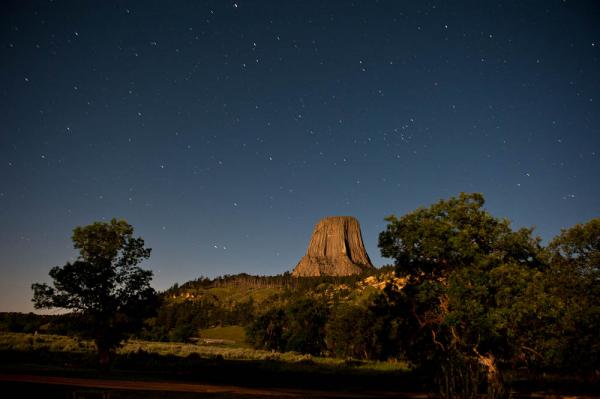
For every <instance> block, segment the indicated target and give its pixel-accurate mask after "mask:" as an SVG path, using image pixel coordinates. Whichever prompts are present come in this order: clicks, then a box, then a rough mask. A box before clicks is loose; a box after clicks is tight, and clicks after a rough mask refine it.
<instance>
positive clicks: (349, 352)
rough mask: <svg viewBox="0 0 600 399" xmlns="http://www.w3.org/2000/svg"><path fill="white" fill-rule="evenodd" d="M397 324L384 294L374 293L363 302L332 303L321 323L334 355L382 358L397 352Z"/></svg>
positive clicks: (392, 309)
mask: <svg viewBox="0 0 600 399" xmlns="http://www.w3.org/2000/svg"><path fill="white" fill-rule="evenodd" d="M399 325H400V324H399V319H398V318H397V317H396V316H395V315H394V308H393V307H391V306H390V305H389V303H388V301H387V296H386V295H384V294H381V293H377V294H375V295H374V296H373V297H372V298H370V299H369V301H368V302H367V303H356V304H355V303H344V302H342V303H340V304H338V305H337V306H335V307H334V309H333V310H332V312H331V315H330V317H329V319H328V321H327V324H326V327H325V331H326V337H325V341H326V342H327V348H328V349H329V350H330V351H331V353H332V354H334V355H335V356H337V357H352V358H357V359H379V360H384V359H387V358H390V357H394V356H398V355H399V354H400V353H399V347H400V343H399V342H398V326H399Z"/></svg>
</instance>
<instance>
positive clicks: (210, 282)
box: [165, 272, 376, 296]
mask: <svg viewBox="0 0 600 399" xmlns="http://www.w3.org/2000/svg"><path fill="white" fill-rule="evenodd" d="M373 273H374V272H367V273H366V274H364V275H353V276H318V277H303V278H297V277H293V276H292V275H291V273H289V272H286V273H283V274H278V275H275V276H258V275H250V274H247V273H240V274H234V275H229V274H226V275H224V276H219V277H215V278H214V279H210V278H208V277H203V276H201V277H199V278H197V279H195V280H191V281H188V282H186V283H184V284H182V285H179V284H175V285H174V286H173V287H171V288H169V289H168V290H167V291H165V294H166V295H167V296H168V295H181V294H184V293H189V292H196V291H199V290H206V289H210V288H223V287H239V288H255V289H260V288H281V289H287V290H293V291H310V290H312V289H314V288H315V287H317V286H319V285H321V284H338V285H339V284H354V283H356V282H357V281H360V280H361V279H363V278H364V277H366V276H369V275H371V274H373ZM375 273H376V272H375Z"/></svg>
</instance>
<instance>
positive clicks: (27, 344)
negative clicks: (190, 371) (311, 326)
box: [0, 326, 409, 372]
mask: <svg viewBox="0 0 600 399" xmlns="http://www.w3.org/2000/svg"><path fill="white" fill-rule="evenodd" d="M243 333H244V331H243V328H242V327H239V326H231V327H217V328H211V329H207V330H202V337H203V338H215V339H231V338H237V340H240V341H241V337H242V336H243V335H242V334H243ZM225 337H229V338H225ZM237 340H236V339H232V341H236V342H238V341H237ZM6 350H12V351H23V352H25V351H40V350H45V351H49V352H72V353H88V354H89V353H94V352H95V346H94V344H93V342H91V341H86V340H79V339H76V338H71V337H66V336H62V335H50V334H37V335H34V334H26V333H0V351H6ZM117 353H118V354H119V355H128V354H136V353H149V354H156V355H161V356H176V357H181V358H185V357H188V356H190V355H194V356H198V357H200V358H206V359H223V360H243V361H244V360H245V361H278V362H284V363H294V364H303V365H306V366H308V367H310V366H317V367H318V366H322V367H338V368H344V369H355V370H363V371H372V372H395V371H398V372H401V371H407V370H408V369H409V368H408V365H407V364H406V363H405V362H396V361H385V362H378V361H348V360H346V359H335V358H327V357H317V356H311V355H304V354H301V353H296V352H284V353H280V352H271V351H266V350H258V349H252V348H248V347H239V346H229V345H205V344H192V343H179V342H152V341H142V340H128V341H126V342H125V343H124V344H123V345H122V346H121V347H120V348H119V349H118V351H117Z"/></svg>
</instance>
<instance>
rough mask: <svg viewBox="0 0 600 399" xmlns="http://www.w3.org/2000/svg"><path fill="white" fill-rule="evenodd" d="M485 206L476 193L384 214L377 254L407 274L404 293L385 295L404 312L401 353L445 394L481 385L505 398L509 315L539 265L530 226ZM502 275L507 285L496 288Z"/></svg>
mask: <svg viewBox="0 0 600 399" xmlns="http://www.w3.org/2000/svg"><path fill="white" fill-rule="evenodd" d="M483 205H484V199H483V196H482V195H481V194H464V193H462V194H460V196H459V197H455V198H450V199H448V200H442V201H439V202H438V203H436V204H434V205H432V206H430V207H429V208H420V209H417V210H416V211H414V212H412V213H409V214H407V215H405V216H402V217H400V218H397V217H395V216H390V217H388V218H387V219H386V220H387V221H388V222H389V224H388V226H387V228H386V230H385V231H383V232H382V233H381V234H380V236H379V247H380V249H381V253H382V255H383V256H386V257H391V258H394V259H395V264H396V273H397V274H399V275H402V276H406V277H407V285H406V286H405V287H404V289H402V290H401V291H399V292H391V293H390V294H391V295H392V300H393V301H395V303H396V305H397V308H398V312H399V313H400V314H401V315H402V316H401V319H402V323H403V326H402V328H401V331H402V334H403V342H404V343H405V348H404V349H405V352H406V354H407V355H408V357H409V359H410V360H411V361H412V362H413V363H415V364H416V365H417V366H420V367H421V369H422V370H425V371H428V372H429V374H430V375H431V376H432V378H433V379H434V382H435V386H437V387H438V389H439V392H438V394H439V395H440V396H443V397H456V396H461V397H472V396H473V395H475V394H476V393H477V388H478V386H479V384H480V382H481V381H483V382H485V383H486V384H487V390H488V395H489V396H491V397H496V396H503V395H504V394H505V392H504V388H503V382H502V373H501V366H502V364H503V362H505V361H509V360H511V359H512V358H513V357H514V356H516V355H517V353H518V351H519V348H515V347H514V341H513V340H511V339H510V337H511V335H515V334H517V333H518V332H517V331H512V330H511V328H517V327H518V326H512V325H511V323H510V319H511V315H510V312H509V311H507V310H508V308H509V305H510V304H511V303H512V300H515V301H517V302H519V298H521V297H524V296H525V291H526V289H527V287H528V283H529V281H531V278H532V277H531V273H534V272H535V271H536V270H538V268H541V267H543V261H542V258H541V256H540V252H541V247H540V245H539V239H538V238H533V237H532V236H531V234H532V229H521V230H518V231H513V230H512V229H511V227H510V223H509V221H508V220H502V219H498V218H495V217H493V216H492V215H491V214H489V213H488V212H487V211H485V210H484V209H483ZM500 277H502V278H504V279H505V280H506V279H508V278H510V279H512V281H511V282H510V285H508V286H505V285H498V284H497V279H498V278H500ZM507 289H508V290H509V291H510V292H507V291H506V290H507ZM507 298H510V299H507ZM520 303H522V302H520Z"/></svg>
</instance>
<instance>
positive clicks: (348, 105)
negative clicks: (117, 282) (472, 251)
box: [0, 0, 600, 311]
mask: <svg viewBox="0 0 600 399" xmlns="http://www.w3.org/2000/svg"><path fill="white" fill-rule="evenodd" d="M0 32H1V33H0V60H1V62H0V96H1V99H0V183H1V184H0V271H1V273H2V277H1V279H0V311H31V310H33V307H32V304H31V296H32V292H31V289H30V285H31V283H32V282H43V281H48V280H49V278H48V271H49V269H50V268H51V267H52V266H57V265H63V264H64V263H65V262H67V261H69V260H72V259H73V258H74V257H75V256H76V252H75V251H74V250H73V248H72V242H71V238H70V237H71V232H72V229H73V228H74V227H75V226H79V225H86V224H89V223H91V222H93V221H98V220H109V219H111V218H112V217H117V218H124V219H126V220H127V221H129V222H130V223H131V224H132V225H133V226H134V227H135V229H136V235H139V236H142V237H143V238H144V239H145V240H146V243H147V245H148V246H149V247H151V248H153V255H152V257H151V259H150V260H149V261H147V262H145V263H143V264H142V266H143V267H145V268H150V269H152V270H153V271H154V273H155V278H154V280H153V285H154V287H155V288H157V289H161V290H162V289H166V288H168V287H169V286H171V285H172V284H173V283H175V282H179V283H183V282H185V281H188V280H190V279H194V278H197V277H199V276H201V275H202V276H209V277H214V276H217V275H222V274H234V273H239V272H248V273H251V274H278V273H282V272H285V271H288V270H291V269H292V268H293V267H294V266H295V264H296V263H297V262H298V260H299V259H300V258H301V257H302V255H303V254H304V253H305V251H306V247H307V245H308V241H309V239H310V235H311V232H312V229H313V226H314V224H315V223H316V222H317V221H318V220H319V219H320V218H322V217H324V216H328V215H352V216H355V217H357V218H358V219H359V221H360V223H361V225H362V230H363V238H364V241H365V245H366V248H367V251H368V252H369V254H370V256H371V258H372V260H373V262H374V263H375V264H376V265H377V266H380V265H383V264H386V263H390V261H389V260H387V259H383V258H381V257H380V255H379V251H378V249H377V236H378V234H379V232H380V231H382V230H383V229H384V228H385V221H384V220H383V218H384V217H385V216H387V215H389V214H392V213H393V214H396V215H402V214H405V213H407V212H410V211H412V210H414V209H415V208H417V207H419V206H427V205H429V204H431V203H433V202H435V201H437V200H439V199H441V198H448V197H451V196H454V195H457V194H458V193H460V192H461V191H465V192H481V193H483V194H484V196H485V198H486V200H487V202H486V208H487V209H488V210H489V211H490V212H492V213H493V214H494V215H495V216H498V217H507V218H509V219H510V220H511V221H512V222H513V226H514V227H523V226H536V230H535V231H536V234H538V235H539V236H540V237H542V239H543V240H544V242H548V240H550V239H551V238H552V237H553V236H555V235H556V234H558V233H559V232H560V229H561V228H565V227H570V226H572V225H574V224H576V223H581V222H586V221H588V220H589V219H591V218H593V217H597V216H599V215H600V200H599V194H600V185H599V184H598V182H599V181H600V5H599V4H598V2H597V1H587V2H586V1H570V0H568V1H553V0H548V1H545V0H544V1H527V0H525V1H518V2H517V1H504V2H503V1H500V2H497V1H411V2H409V1H329V0H328V1H323V0H319V1H310V0H302V1H249V0H248V1H246V0H239V1H228V0H218V1H169V2H167V1H163V2H158V1H146V0H143V1H142V0H140V1H118V2H117V1H101V2H100V1H79V0H77V1H20V0H17V1H3V2H2V4H1V5H0Z"/></svg>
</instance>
